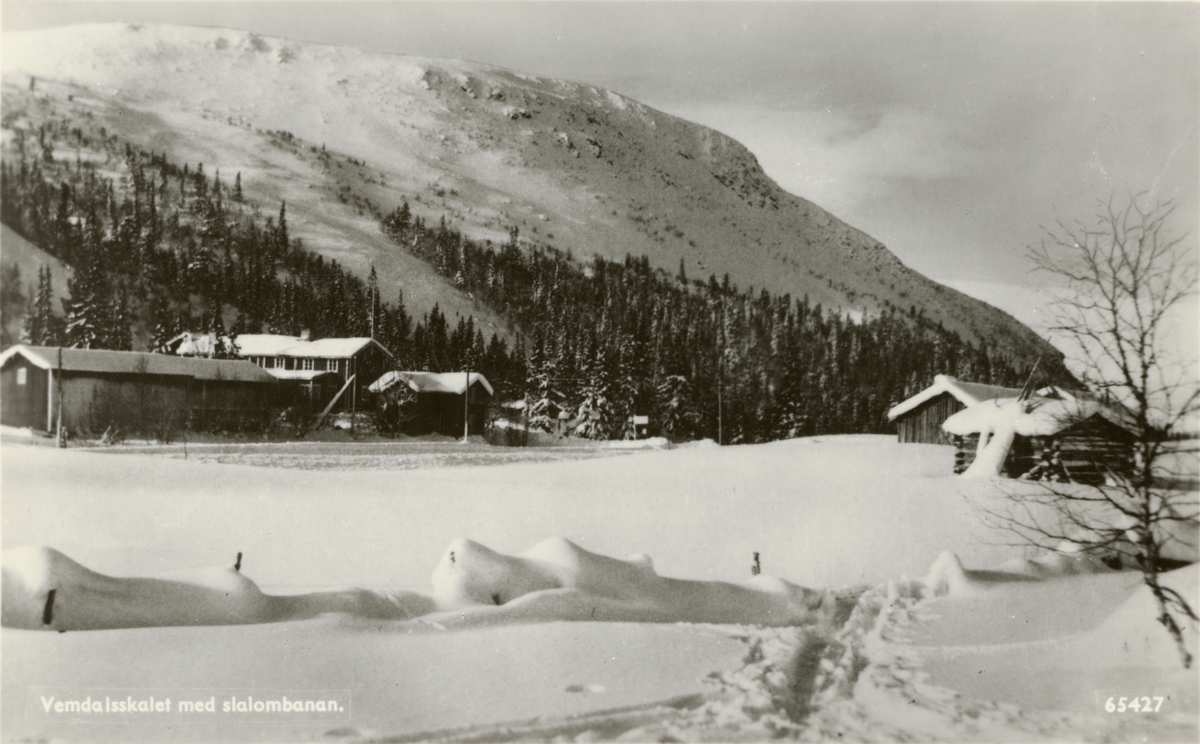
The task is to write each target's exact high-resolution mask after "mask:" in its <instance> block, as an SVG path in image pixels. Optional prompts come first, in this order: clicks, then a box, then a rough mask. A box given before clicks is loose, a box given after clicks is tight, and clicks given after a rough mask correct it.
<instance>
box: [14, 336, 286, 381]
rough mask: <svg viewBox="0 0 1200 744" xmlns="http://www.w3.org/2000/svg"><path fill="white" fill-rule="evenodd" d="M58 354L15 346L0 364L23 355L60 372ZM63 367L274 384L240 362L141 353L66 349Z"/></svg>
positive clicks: (50, 349) (50, 348)
mask: <svg viewBox="0 0 1200 744" xmlns="http://www.w3.org/2000/svg"><path fill="white" fill-rule="evenodd" d="M58 353H59V347H57V346H25V345H19V346H14V347H12V348H11V349H8V350H7V351H5V352H4V353H3V354H0V365H2V364H5V363H7V362H8V360H9V359H11V358H13V357H14V356H17V355H20V356H22V357H24V358H25V359H27V360H29V362H30V363H31V364H33V365H34V366H36V367H41V368H42V369H58ZM62 367H63V370H64V371H67V372H98V373H109V374H148V375H177V376H182V377H194V378H196V379H197V380H231V381H238V382H274V381H275V378H274V377H271V375H269V374H267V373H266V372H265V371H264V370H262V369H260V368H259V367H258V366H257V365H255V364H251V363H250V362H246V361H242V360H240V359H202V358H196V357H180V356H174V355H172V354H150V353H147V352H142V351H112V350H110V349H69V348H63V349H62Z"/></svg>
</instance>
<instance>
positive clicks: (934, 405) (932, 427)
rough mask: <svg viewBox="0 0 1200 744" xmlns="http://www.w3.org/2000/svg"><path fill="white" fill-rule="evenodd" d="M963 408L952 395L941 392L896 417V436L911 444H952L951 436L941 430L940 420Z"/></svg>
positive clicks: (899, 439)
mask: <svg viewBox="0 0 1200 744" xmlns="http://www.w3.org/2000/svg"><path fill="white" fill-rule="evenodd" d="M963 408H965V406H964V405H963V404H962V403H960V402H959V400H958V399H957V398H955V397H954V396H953V395H951V394H950V393H942V394H941V395H939V396H937V397H936V398H932V399H930V400H927V401H925V402H924V403H922V404H921V405H919V406H917V407H916V408H914V409H913V410H911V411H909V412H908V413H906V414H904V415H903V416H900V417H899V418H897V419H896V438H897V440H898V441H900V442H903V443H912V444H953V443H954V440H953V437H951V436H950V435H949V434H947V433H946V432H944V431H942V422H944V421H945V420H946V419H948V418H950V417H951V416H953V415H954V414H956V413H958V412H959V411H961V410H962V409H963Z"/></svg>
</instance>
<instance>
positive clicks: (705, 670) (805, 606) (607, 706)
mask: <svg viewBox="0 0 1200 744" xmlns="http://www.w3.org/2000/svg"><path fill="white" fill-rule="evenodd" d="M444 446H450V445H444ZM314 447H316V449H317V450H324V451H323V452H319V451H313V452H307V451H306V452H300V451H299V450H295V449H293V450H291V451H289V452H288V453H287V456H288V457H300V456H304V455H306V454H307V455H309V456H314V457H316V456H324V457H330V458H338V457H341V458H342V459H341V460H339V461H338V462H340V463H341V465H340V466H339V467H338V468H336V469H317V470H299V469H294V468H289V467H254V466H250V465H246V464H231V461H232V462H241V463H246V462H255V460H254V459H253V455H254V453H255V452H256V451H259V450H256V449H255V448H254V447H245V448H243V451H241V452H238V451H234V450H231V449H229V448H228V447H225V448H223V449H220V450H219V452H220V455H219V457H207V458H204V459H203V460H202V461H199V462H196V461H193V460H192V459H189V460H188V461H181V460H179V459H177V458H175V457H173V456H167V457H163V456H160V455H156V454H144V453H134V452H129V451H126V452H124V453H121V454H113V453H98V452H82V451H74V450H67V451H60V450H54V449H50V448H42V447H29V446H22V445H19V444H11V443H10V444H8V445H6V446H5V447H3V449H2V450H0V464H2V466H3V470H2V477H3V502H2V505H0V508H2V515H0V516H2V525H0V530H2V537H3V541H4V548H5V561H4V570H5V575H4V598H3V611H4V618H5V626H6V627H5V628H4V630H3V631H2V634H0V638H2V643H0V655H2V664H0V674H2V679H0V681H2V683H3V685H2V689H0V713H2V714H3V720H4V730H3V738H4V739H5V740H38V739H55V740H67V741H82V740H99V741H125V740H139V741H155V740H188V741H292V740H314V739H320V740H368V739H377V738H389V739H390V740H400V741H405V740H422V739H470V740H487V741H494V740H497V741H498V740H551V739H555V738H560V739H567V740H571V739H578V740H594V739H617V738H623V739H625V740H634V741H648V740H694V739H707V740H765V739H769V738H775V737H777V736H787V737H790V738H802V739H806V740H896V739H901V738H905V739H918V740H938V741H963V740H978V741H993V740H1001V739H1003V740H1042V739H1049V740H1064V739H1089V740H1090V739H1100V738H1104V739H1109V740H1139V741H1140V740H1145V739H1147V738H1148V739H1149V740H1152V741H1175V740H1180V741H1189V740H1195V739H1196V737H1197V736H1198V735H1200V727H1198V726H1197V725H1196V722H1197V711H1198V710H1200V709H1198V707H1197V686H1198V685H1197V677H1196V675H1195V673H1194V671H1184V670H1182V669H1181V668H1180V667H1179V665H1178V661H1177V660H1175V658H1174V656H1173V655H1174V649H1173V647H1172V645H1171V644H1170V642H1169V638H1168V637H1167V635H1166V634H1165V633H1164V632H1163V631H1162V630H1161V628H1159V626H1158V625H1157V624H1156V623H1155V622H1154V615H1153V609H1152V604H1151V602H1150V600H1149V598H1148V596H1146V595H1145V594H1144V591H1143V590H1142V589H1141V588H1140V584H1139V583H1138V579H1137V576H1136V575H1134V574H1129V573H1112V572H1103V573H1087V572H1085V573H1080V574H1079V575H1071V574H1072V573H1074V572H1080V571H1093V570H1094V569H1095V567H1094V566H1091V565H1090V564H1084V563H1082V562H1079V561H1073V560H1066V559H1063V558H1061V557H1059V558H1058V559H1057V560H1053V561H1051V560H1044V561H1042V562H1041V563H1039V564H1032V563H1029V562H1028V561H1025V562H1020V561H1015V562H1014V559H1027V558H1030V557H1033V555H1032V554H1030V553H1029V552H1028V551H1027V550H1026V549H1023V548H1019V547H1012V546H1008V545H1005V544H1004V543H1005V542H1006V540H1007V539H1008V538H1007V536H1006V535H1005V534H1004V533H1002V532H999V531H997V530H994V529H993V528H989V527H988V526H987V525H986V524H984V523H983V522H982V521H981V520H980V519H979V516H978V514H977V513H976V511H975V510H974V507H973V504H985V505H986V504H989V503H995V502H996V500H997V499H1000V498H1002V497H1003V491H1002V489H1001V488H999V487H998V486H997V484H996V483H995V482H993V481H988V480H969V479H961V478H956V477H953V476H951V475H949V473H950V472H951V468H952V459H953V451H952V450H951V449H950V448H944V447H936V446H926V445H898V444H896V443H895V441H894V439H893V438H892V437H871V436H854V437H823V438H812V439H805V440H794V441H788V442H778V443H773V444H768V445H758V446H746V447H725V448H716V447H694V448H685V449H676V450H652V451H644V452H635V453H630V454H624V455H622V456H620V457H608V458H589V459H554V460H552V461H548V462H512V463H507V464H498V465H495V466H494V467H487V468H480V467H472V466H471V464H472V463H475V462H478V463H492V464H494V460H489V453H488V452H486V451H485V448H482V447H480V448H479V449H480V453H479V456H478V457H477V458H471V457H465V458H462V459H459V460H455V461H454V463H453V464H448V463H446V462H441V465H442V466H441V467H436V468H433V467H420V468H411V467H408V466H407V465H405V464H399V465H397V464H396V463H395V462H392V461H388V460H386V459H384V460H379V459H377V458H375V459H372V458H374V456H373V455H371V454H363V453H364V452H366V450H364V449H363V448H362V447H361V446H359V448H358V449H355V446H354V445H337V444H325V445H321V446H316V445H314ZM216 449H217V448H214V451H216ZM259 453H260V454H261V451H259ZM277 454H278V453H277ZM393 455H394V456H398V455H395V453H393ZM243 457H245V458H249V459H242V458H243ZM355 458H358V459H355ZM262 464H273V465H285V466H286V465H287V464H288V462H286V461H281V460H276V461H272V462H270V463H262ZM348 464H349V465H348ZM1026 487H1032V486H1026ZM42 545H44V546H50V547H52V548H54V549H55V550H54V551H50V550H43V549H39V548H37V547H35V546H42ZM56 551H61V553H58V552H56ZM942 551H949V552H951V553H953V554H954V555H956V556H957V557H958V560H955V559H954V558H953V557H952V556H942V557H939V556H940V555H941V553H942ZM239 553H240V554H241V557H240V566H239V569H240V570H234V569H233V568H232V566H233V565H234V563H235V560H238V558H237V556H238V554H239ZM755 553H758V558H759V560H760V561H761V565H762V574H761V575H758V576H751V570H750V569H751V564H752V563H753V560H754V554H755ZM962 565H965V566H966V567H967V569H968V570H963V569H962V568H961V566H962ZM931 566H933V567H934V569H933V570H932V571H931V570H930V567H931ZM205 567H210V568H205ZM985 568H986V569H996V568H1001V569H1002V570H1003V569H1005V568H1007V570H1008V571H1010V573H996V572H995V571H991V572H985V573H979V572H974V571H972V570H970V569H985ZM1013 571H1016V572H1017V573H1012V572H1013ZM927 574H928V575H927ZM1033 574H1039V575H1040V580H1033ZM119 577H156V578H154V579H126V578H119ZM1198 579H1200V577H1198V574H1197V571H1196V569H1195V567H1194V566H1192V567H1190V568H1187V569H1182V570H1180V571H1178V572H1175V573H1174V574H1172V575H1171V577H1170V580H1171V582H1172V583H1173V584H1174V585H1175V586H1177V587H1178V588H1179V589H1180V591H1182V592H1184V594H1185V595H1186V596H1188V597H1189V599H1190V600H1191V601H1192V602H1193V604H1195V602H1196V595H1197V591H1196V585H1197V582H1198ZM345 587H357V588H356V589H346V588H345ZM50 589H55V590H56V596H54V597H50V596H49V594H48V592H49V590H50ZM47 617H49V621H48V624H47ZM188 622H204V623H206V625H205V626H200V627H196V626H188V625H187V623H188ZM225 623H250V624H225ZM155 625H161V626H171V627H145V626H155ZM27 627H28V628H46V627H48V628H49V629H51V630H65V631H67V632H64V633H46V632H39V631H38V630H27V629H23V628H27ZM81 628H110V629H97V630H81V631H79V632H76V629H81ZM1187 637H1188V640H1189V643H1190V644H1191V647H1192V648H1193V649H1195V647H1196V638H1197V636H1196V628H1195V626H1194V625H1191V626H1190V627H1189V628H1188V630H1187ZM1103 691H1113V693H1112V696H1114V697H1116V698H1119V697H1122V696H1124V697H1130V696H1134V695H1137V696H1143V695H1144V696H1146V697H1150V698H1152V699H1153V698H1156V697H1161V698H1163V701H1162V703H1161V704H1160V705H1159V708H1160V709H1159V710H1158V711H1157V712H1152V713H1143V712H1141V711H1140V710H1139V712H1138V713H1133V712H1130V711H1128V710H1127V711H1126V712H1123V713H1122V712H1114V713H1111V714H1110V713H1106V712H1105V711H1104V707H1103V705H1104V703H1105V701H1106V699H1107V698H1106V697H1104V695H1105V694H1106V693H1104V692H1103ZM285 695H290V696H291V699H292V700H296V699H300V698H306V697H307V698H317V699H320V700H326V699H328V700H331V701H333V700H336V701H337V706H338V710H336V711H334V710H332V707H333V704H332V703H331V705H330V708H331V709H330V710H328V711H318V712H306V713H305V714H303V715H296V714H293V715H289V714H286V713H272V712H266V713H260V714H257V715H256V714H255V713H254V711H253V709H251V710H250V711H248V712H246V713H239V712H238V711H237V710H236V706H234V710H232V711H231V712H229V713H223V712H221V705H222V703H223V702H225V701H236V700H242V701H248V700H249V699H250V698H251V697H254V698H257V699H258V700H259V702H261V701H263V700H273V699H278V698H281V697H283V696H285ZM150 696H155V698H156V700H158V701H161V700H163V699H164V698H166V697H171V696H174V703H173V704H175V705H176V706H177V704H178V702H179V700H180V699H181V698H182V699H185V700H192V699H194V700H199V701H201V702H204V701H208V700H210V699H211V700H212V701H213V702H214V704H215V707H216V710H215V711H214V712H212V713H205V712H203V711H199V712H195V713H192V712H187V713H181V712H178V710H177V708H175V709H172V712H171V713H167V712H162V713H158V714H155V713H144V714H143V713H133V714H127V713H93V714H87V713H79V712H73V711H72V712H66V711H64V712H62V713H56V712H54V709H53V702H48V701H49V698H50V697H54V698H55V700H56V701H59V702H61V701H64V700H66V701H70V700H74V699H78V700H85V699H88V698H89V697H94V698H96V699H99V698H101V697H107V698H110V700H115V699H118V698H119V699H121V700H126V699H142V698H149V697H150ZM47 704H48V705H49V706H50V710H49V711H47V710H45V707H46V705H47ZM1140 707H1141V706H1140V705H1139V708H1140Z"/></svg>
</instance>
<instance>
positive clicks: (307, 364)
mask: <svg viewBox="0 0 1200 744" xmlns="http://www.w3.org/2000/svg"><path fill="white" fill-rule="evenodd" d="M300 364H302V365H303V366H302V367H301V369H303V370H305V371H311V370H314V369H316V368H317V363H316V360H314V359H305V360H304V361H302V362H301V363H300Z"/></svg>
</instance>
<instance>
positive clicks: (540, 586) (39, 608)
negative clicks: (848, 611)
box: [2, 538, 839, 631]
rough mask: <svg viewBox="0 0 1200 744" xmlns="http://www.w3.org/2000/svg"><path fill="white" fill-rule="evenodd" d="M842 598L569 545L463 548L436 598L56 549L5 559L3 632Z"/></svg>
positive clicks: (779, 620)
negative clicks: (508, 550)
mask: <svg viewBox="0 0 1200 744" xmlns="http://www.w3.org/2000/svg"><path fill="white" fill-rule="evenodd" d="M838 602H839V599H838V598H837V597H836V596H835V595H833V594H832V593H828V592H817V591H812V590H809V589H805V588H804V587H801V586H797V585H795V584H791V583H789V582H787V581H784V580H782V579H776V578H772V577H768V576H762V575H760V576H756V577H754V579H753V580H752V581H751V582H748V583H746V584H731V583H725V582H708V581H689V580H682V579H671V578H665V577H662V576H659V575H658V574H657V573H655V571H654V567H653V564H652V562H651V560H650V558H649V557H646V556H635V557H633V558H631V559H629V560H624V561H623V560H619V559H616V558H610V557H607V556H603V555H598V554H596V553H592V552H589V551H587V550H584V549H583V548H580V547H579V546H578V545H575V544H574V543H572V542H570V541H569V540H565V539H562V538H550V539H548V540H544V541H542V542H540V543H538V544H537V545H535V546H534V547H533V548H531V549H529V550H528V551H526V552H525V553H524V554H522V555H518V556H510V555H503V554H501V553H497V552H495V551H492V550H490V549H488V548H487V547H485V546H483V545H480V544H479V543H476V542H472V541H471V540H466V539H459V540H455V541H454V542H453V543H452V544H451V545H450V547H449V548H448V549H447V550H446V552H445V554H443V556H442V558H441V560H440V562H439V563H438V565H437V568H436V569H435V570H434V572H433V593H432V595H431V596H430V595H424V594H419V593H416V592H408V591H372V590H368V589H358V588H352V589H341V590H333V591H320V592H310V593H305V594H296V595H282V596H277V595H271V594H266V593H264V592H262V591H261V590H260V589H259V588H258V586H257V585H256V584H255V583H254V582H253V581H251V580H250V579H249V578H247V577H246V576H244V575H242V574H241V572H240V571H239V570H237V569H236V568H214V569H208V570H202V571H195V572H188V573H181V574H169V575H164V576H158V577H148V578H142V577H127V578H118V577H112V576H106V575H104V574H100V573H97V572H95V571H91V570H89V569H87V568H85V567H84V566H81V565H80V564H79V563H76V562H75V561H73V560H71V559H70V558H68V557H67V556H66V555H64V554H62V553H60V552H59V551H57V550H54V549H53V548H47V547H40V546H27V547H23V548H16V549H13V550H9V551H5V553H4V556H3V617H2V624H3V625H4V626H6V627H14V628H25V629H30V630H57V631H67V630H97V629H111V628H135V627H152V626H176V625H239V624H253V623H269V622H281V621H285V620H300V619H307V618H311V617H316V616H318V615H323V614H327V613H341V614H345V615H349V616H353V617H360V618H376V619H391V620H405V619H410V618H415V617H419V616H425V615H428V616H429V618H428V620H427V622H429V623H431V624H433V625H435V626H437V627H443V628H444V627H446V626H447V624H453V625H457V626H466V625H472V624H493V623H503V622H514V621H515V622H538V621H548V620H608V621H631V622H697V623H750V624H759V625H771V626H779V625H796V624H809V623H815V622H820V621H821V620H823V619H827V618H829V617H831V616H832V615H833V613H834V612H835V611H836V607H837V604H838Z"/></svg>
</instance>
